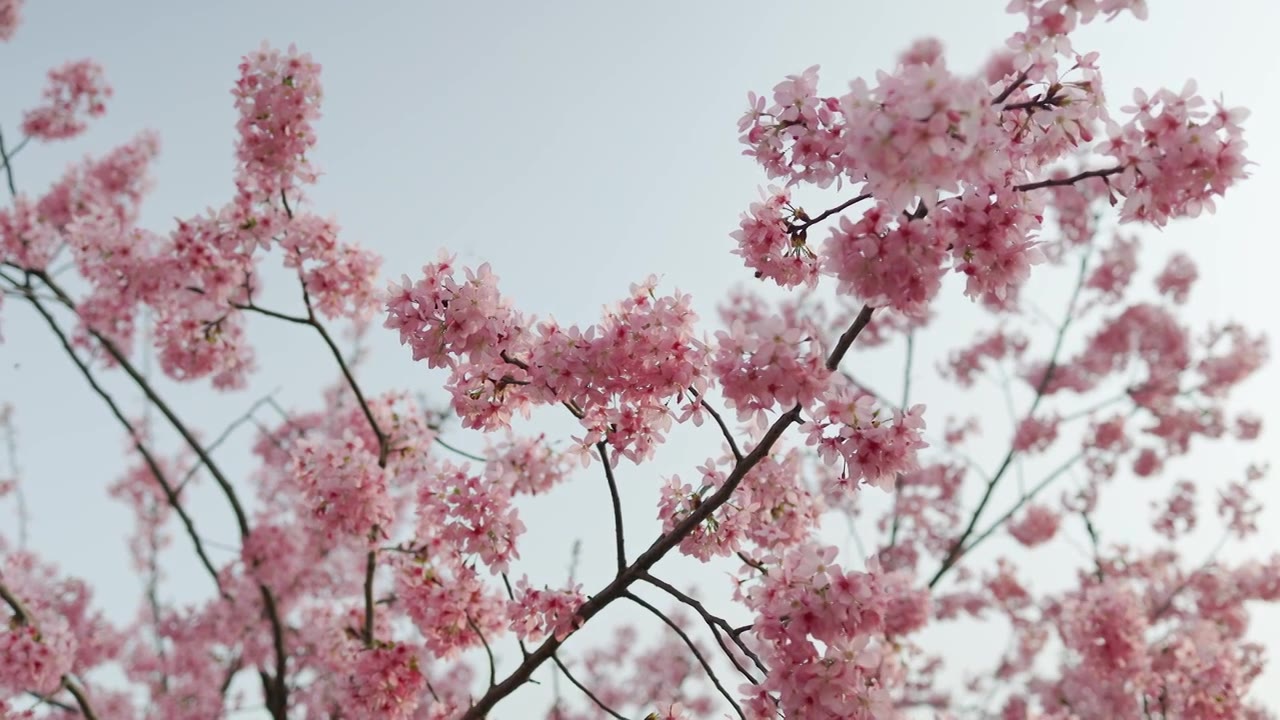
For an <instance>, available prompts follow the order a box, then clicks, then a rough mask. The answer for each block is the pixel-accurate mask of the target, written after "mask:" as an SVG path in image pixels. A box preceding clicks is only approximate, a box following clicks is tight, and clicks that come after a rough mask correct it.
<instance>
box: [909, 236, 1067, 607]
mask: <svg viewBox="0 0 1280 720" xmlns="http://www.w3.org/2000/svg"><path fill="white" fill-rule="evenodd" d="M1088 266H1089V255H1088V253H1087V252H1086V253H1084V254H1083V255H1082V256H1081V258H1080V272H1079V275H1078V277H1077V279H1076V287H1075V290H1074V291H1072V293H1071V300H1070V301H1068V303H1067V311H1066V314H1065V316H1064V317H1063V318H1062V323H1061V324H1060V325H1059V326H1058V335H1057V337H1056V338H1055V339H1054V342H1053V351H1052V352H1050V353H1049V363H1048V365H1046V366H1045V369H1044V375H1043V376H1042V377H1041V378H1040V382H1039V383H1037V384H1036V393H1035V397H1034V398H1032V400H1031V407H1030V408H1028V409H1027V412H1026V415H1024V417H1031V416H1033V415H1034V414H1035V412H1036V408H1038V407H1040V402H1041V400H1043V399H1044V395H1045V390H1047V389H1048V387H1049V383H1050V381H1051V380H1052V379H1053V373H1054V371H1055V370H1056V369H1057V367H1058V355H1059V353H1061V352H1062V345H1063V341H1064V340H1065V339H1066V335H1067V330H1068V328H1070V327H1071V322H1072V320H1074V319H1075V308H1076V302H1077V301H1078V300H1079V299H1080V291H1081V290H1082V289H1084V283H1085V278H1086V271H1087V270H1088ZM1017 455H1018V451H1017V449H1016V448H1015V447H1014V446H1013V445H1012V444H1010V446H1009V451H1008V452H1007V453H1005V456H1004V461H1003V462H1001V463H1000V468H999V469H998V470H997V471H996V473H995V474H994V475H992V476H991V479H990V480H989V481H987V487H986V489H985V490H984V491H983V494H982V498H981V499H980V500H979V501H978V506H977V507H976V508H974V511H973V514H972V515H970V516H969V523H968V525H966V526H965V529H964V532H962V533H960V537H958V538H956V539H955V541H954V542H953V543H952V544H951V547H950V548H949V549H948V550H947V554H946V556H945V557H944V558H943V560H942V564H941V565H940V566H939V567H938V570H937V571H936V572H935V573H934V574H933V577H932V578H931V579H930V580H929V587H930V588H932V587H933V586H935V585H937V584H938V582H939V581H940V580H942V577H943V576H944V575H946V574H947V571H948V570H950V569H951V568H952V566H954V565H955V564H956V562H957V561H958V560H959V559H960V556H961V555H962V554H963V553H964V552H965V551H966V548H965V543H966V542H967V541H968V540H969V537H970V536H971V535H973V532H974V529H975V528H976V527H977V525H978V520H979V518H980V517H981V516H982V511H983V510H985V509H986V507H987V503H988V502H990V501H991V497H992V495H993V494H994V492H995V489H996V485H998V484H999V482H1000V478H1002V477H1003V476H1004V474H1005V472H1006V471H1007V470H1008V469H1009V467H1010V465H1012V463H1013V460H1014V458H1015V457H1017ZM975 544H976V543H975ZM970 549H972V548H970Z"/></svg>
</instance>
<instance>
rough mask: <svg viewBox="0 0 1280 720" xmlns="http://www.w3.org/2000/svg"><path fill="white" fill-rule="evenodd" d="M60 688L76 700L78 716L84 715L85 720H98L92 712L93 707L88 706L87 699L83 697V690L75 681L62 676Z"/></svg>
mask: <svg viewBox="0 0 1280 720" xmlns="http://www.w3.org/2000/svg"><path fill="white" fill-rule="evenodd" d="M62 686H63V687H65V688H66V689H67V692H69V693H71V696H72V697H74V698H75V699H76V704H77V705H79V706H80V714H82V715H84V717H85V720H98V716H97V715H96V714H94V712H93V707H92V706H91V705H89V698H88V697H87V696H86V695H85V693H84V689H83V688H81V687H80V685H79V684H78V683H77V682H76V681H75V680H73V679H71V678H70V677H68V676H66V675H63V676H62Z"/></svg>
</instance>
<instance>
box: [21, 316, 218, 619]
mask: <svg viewBox="0 0 1280 720" xmlns="http://www.w3.org/2000/svg"><path fill="white" fill-rule="evenodd" d="M27 301H28V302H30V303H31V306H32V307H33V308H35V310H36V312H37V313H39V314H40V316H41V317H42V318H44V321H45V323H47V324H48V325H49V329H50V330H51V331H53V334H54V335H55V336H56V337H57V338H58V342H59V343H60V344H61V345H62V349H63V350H64V351H66V353H67V356H68V357H69V358H71V361H72V362H73V363H75V366H76V368H77V369H78V370H79V371H80V374H81V375H82V376H84V379H85V380H86V381H88V383H89V387H90V388H92V389H93V391H94V393H96V394H97V395H98V397H100V398H102V401H103V402H104V403H106V405H107V409H108V410H110V411H111V414H112V415H113V416H114V417H115V419H116V420H117V421H119V423H120V424H121V425H123V426H124V429H125V432H127V433H128V434H129V439H130V440H132V441H133V447H134V449H135V450H137V451H138V454H139V455H141V456H142V460H143V462H145V463H146V465H147V469H148V470H150V471H151V475H152V476H153V477H154V478H155V479H156V482H157V483H159V484H160V489H161V490H162V491H163V492H164V495H165V499H166V501H168V503H169V505H170V506H171V507H173V509H174V511H175V512H177V514H178V518H179V520H181V522H182V526H183V528H185V529H186V531H187V536H188V537H190V538H191V542H192V544H193V545H194V546H195V551H196V555H197V556H198V557H199V558H200V564H202V565H203V566H204V568H205V570H206V571H208V573H209V577H211V578H213V583H214V585H215V586H217V588H218V593H219V594H221V595H222V596H223V597H227V593H226V591H225V590H223V588H222V581H221V580H220V579H219V577H218V571H217V570H215V569H214V567H213V562H212V561H211V560H210V559H209V556H208V554H206V553H205V550H204V546H203V545H202V544H201V542H200V536H199V535H198V534H197V533H196V528H195V522H194V521H193V520H192V519H191V516H190V515H188V514H187V511H186V509H185V508H183V507H182V503H181V502H180V501H179V500H178V493H177V491H176V490H175V489H174V488H173V486H172V485H170V484H169V481H168V480H167V479H165V474H164V471H162V470H161V469H160V464H159V462H157V461H156V458H155V456H153V455H152V454H151V451H150V450H148V449H147V447H146V445H144V444H143V442H142V436H141V435H140V434H139V432H138V429H137V428H135V427H134V426H133V423H132V422H131V421H130V420H129V419H128V418H127V417H125V415H124V412H123V411H122V410H121V409H120V406H119V405H118V404H117V403H116V401H115V398H113V397H112V396H111V395H110V393H108V392H107V391H106V390H105V389H103V387H102V386H101V385H99V384H98V380H97V378H96V377H94V375H93V371H91V370H90V369H89V366H88V365H87V364H86V363H85V362H84V360H82V359H81V358H80V356H79V354H77V353H76V351H75V348H74V347H72V345H71V341H70V339H69V338H68V337H67V335H66V333H65V332H63V330H62V327H61V326H60V325H59V324H58V321H57V319H56V318H54V317H53V314H52V313H50V312H49V310H48V309H47V308H46V307H45V306H44V303H42V302H40V301H39V300H37V299H35V298H32V297H28V298H27Z"/></svg>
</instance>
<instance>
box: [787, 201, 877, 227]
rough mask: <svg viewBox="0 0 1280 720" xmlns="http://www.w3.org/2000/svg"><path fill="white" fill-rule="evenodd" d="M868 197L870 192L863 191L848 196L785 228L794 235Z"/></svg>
mask: <svg viewBox="0 0 1280 720" xmlns="http://www.w3.org/2000/svg"><path fill="white" fill-rule="evenodd" d="M870 199H871V193H863V194H861V195H859V196H857V197H853V198H849V199H848V200H846V201H844V202H842V203H840V204H839V205H837V206H835V207H833V208H831V209H830V210H827V211H825V212H823V213H820V214H818V215H815V216H814V217H812V218H809V219H807V220H804V221H803V222H801V223H800V224H799V225H792V226H790V227H788V228H787V230H788V232H790V233H791V234H792V235H795V234H797V233H802V232H804V231H806V230H808V229H809V228H811V227H813V226H814V225H817V224H818V223H820V222H822V221H823V220H826V219H827V218H829V217H831V216H832V215H835V214H837V213H842V212H844V211H845V210H848V209H849V208H851V207H853V206H854V205H857V204H858V203H860V202H862V201H863V200H870Z"/></svg>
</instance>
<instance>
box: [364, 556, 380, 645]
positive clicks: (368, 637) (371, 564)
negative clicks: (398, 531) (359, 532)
mask: <svg viewBox="0 0 1280 720" xmlns="http://www.w3.org/2000/svg"><path fill="white" fill-rule="evenodd" d="M377 569H378V553H377V551H374V550H370V551H369V552H368V553H367V554H365V556H364V607H365V613H364V645H365V647H373V610H372V609H371V608H372V607H373V605H374V602H373V573H374V571H375V570H377Z"/></svg>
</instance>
